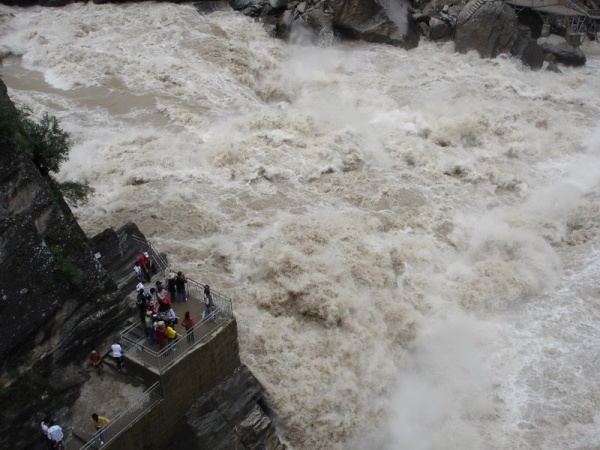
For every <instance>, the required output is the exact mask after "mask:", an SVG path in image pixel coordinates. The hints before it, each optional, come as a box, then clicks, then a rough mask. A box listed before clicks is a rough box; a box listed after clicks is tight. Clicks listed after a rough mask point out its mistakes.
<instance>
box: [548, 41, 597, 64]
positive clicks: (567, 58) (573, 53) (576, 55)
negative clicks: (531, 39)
mask: <svg viewBox="0 0 600 450" xmlns="http://www.w3.org/2000/svg"><path fill="white" fill-rule="evenodd" d="M542 49H543V50H544V51H545V52H547V53H550V54H552V55H554V57H555V58H556V61H557V62H559V63H562V64H566V65H568V66H583V65H584V64H585V62H586V57H585V55H584V54H583V52H582V51H581V49H580V48H579V47H577V48H576V47H573V46H572V45H569V44H568V43H567V42H566V41H565V42H543V43H542Z"/></svg>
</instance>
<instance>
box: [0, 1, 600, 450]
mask: <svg viewBox="0 0 600 450" xmlns="http://www.w3.org/2000/svg"><path fill="white" fill-rule="evenodd" d="M1 11H2V12H3V14H2V17H1V19H2V20H1V24H0V27H1V29H0V52H2V56H3V57H4V61H3V67H2V78H3V79H4V80H5V82H6V84H7V85H8V87H9V95H10V96H11V98H12V99H13V100H14V101H16V102H18V103H21V104H25V105H28V106H29V107H30V108H31V109H32V110H33V112H34V114H42V112H44V111H49V112H51V113H52V114H54V115H56V116H58V117H59V118H60V120H61V123H62V126H63V127H64V128H65V129H67V130H68V131H69V132H70V133H71V134H72V137H73V140H74V147H73V150H72V152H71V159H70V161H69V162H68V163H66V164H65V165H64V169H63V171H62V173H61V174H60V177H61V178H69V179H77V180H83V179H87V180H89V181H90V183H91V185H92V186H93V187H94V188H95V190H96V193H95V196H94V197H93V198H92V200H91V201H90V203H89V204H87V205H86V206H84V207H81V208H77V209H75V213H76V215H77V217H78V218H79V220H80V223H81V224H82V226H83V227H84V229H85V230H86V232H87V233H88V234H89V235H93V234H95V233H98V232H100V231H102V230H103V229H104V228H106V227H109V226H112V227H119V226H121V225H123V224H124V223H126V222H127V221H129V220H133V221H135V222H136V223H137V224H138V225H139V226H140V228H141V229H142V230H143V231H144V233H145V234H146V235H147V236H148V237H149V239H151V240H152V241H154V242H155V243H156V244H157V245H158V247H159V248H160V249H162V250H163V251H165V252H167V253H168V254H169V255H170V256H171V258H172V260H173V263H174V266H175V267H177V268H180V269H181V270H183V271H184V272H187V273H188V274H190V275H191V276H192V277H194V278H198V279H200V280H202V281H203V282H207V283H209V284H210V285H211V286H213V287H214V288H215V289H217V290H220V291H223V292H224V293H227V294H228V295H230V296H231V297H232V298H234V299H235V302H234V308H235V311H236V315H237V318H238V321H239V324H240V345H241V351H242V359H243V361H244V362H246V363H247V364H248V365H249V366H250V367H251V369H252V370H253V372H254V373H255V374H256V375H257V377H258V378H259V379H260V381H261V382H262V383H263V384H264V386H265V388H266V390H267V393H268V395H269V397H270V399H271V401H272V403H273V404H274V406H275V409H276V411H277V412H278V414H279V415H280V418H281V424H280V427H281V432H282V433H283V435H284V437H285V439H287V440H288V441H289V442H290V443H291V445H292V446H293V448H295V449H316V448H327V449H360V450H367V449H369V450H370V449H386V450H387V449H410V450H415V449H416V450H419V449H423V450H429V449H444V450H446V449H461V450H468V449H551V448H552V449H554V448H556V449H592V448H599V447H600V376H599V374H598V372H599V370H600V356H599V353H598V352H599V349H600V329H599V328H600V321H599V319H600V303H599V292H600V291H599V289H600V281H599V277H600V259H599V255H600V235H599V228H598V227H599V224H600V192H599V191H598V187H599V180H600V152H599V147H600V145H599V144H600V131H599V130H598V128H597V126H598V117H600V111H599V109H600V77H599V75H600V62H599V59H598V57H594V56H593V54H591V53H590V51H589V50H588V57H589V61H588V65H587V66H586V67H583V68H580V69H569V68H563V71H564V73H563V74H562V75H561V74H554V73H550V72H547V71H540V72H530V71H529V70H526V69H524V68H523V67H521V66H520V65H519V64H518V63H517V62H515V61H513V60H511V59H510V58H498V59H495V60H482V59H480V58H479V57H478V56H477V55H476V54H473V53H470V54H467V55H458V54H455V53H454V52H453V47H452V44H444V45H436V44H432V43H427V42H422V43H421V44H420V45H419V47H418V48H417V49H415V50H412V51H408V52H407V51H404V50H401V49H398V48H394V47H390V46H385V45H374V44H364V43H333V44H332V43H331V42H330V43H329V44H327V45H325V44H323V45H322V46H320V47H312V46H306V45H291V44H286V43H283V42H281V41H279V40H275V39H271V38H269V37H268V36H267V34H266V33H265V31H264V30H263V28H262V26H261V25H260V24H259V23H255V22H253V21H251V20H250V19H248V18H245V17H244V16H242V15H241V14H237V13H233V12H218V13H214V14H212V15H209V16H200V15H199V14H198V13H197V12H196V11H195V10H194V8H193V7H192V6H190V5H174V4H159V3H140V4H127V5H103V6H99V5H93V4H76V5H71V6H68V7H65V8H56V9H41V8H32V9H18V8H7V7H2V10H1ZM298 39H299V40H300V41H302V36H299V37H298ZM591 50H592V52H593V50H594V49H593V48H591ZM590 55H591V56H590Z"/></svg>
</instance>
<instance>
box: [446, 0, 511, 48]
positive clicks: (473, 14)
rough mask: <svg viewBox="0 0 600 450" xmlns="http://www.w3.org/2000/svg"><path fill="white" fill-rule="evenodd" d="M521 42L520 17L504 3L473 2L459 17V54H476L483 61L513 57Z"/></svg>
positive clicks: (457, 43) (457, 35) (477, 0)
mask: <svg viewBox="0 0 600 450" xmlns="http://www.w3.org/2000/svg"><path fill="white" fill-rule="evenodd" d="M518 38H519V29H518V26H517V16H516V14H515V12H514V11H513V9H512V8H511V7H510V6H509V5H507V4H506V3H504V2H502V1H494V2H482V1H481V0H472V1H470V2H469V3H468V4H467V5H466V6H465V8H464V9H463V11H462V12H461V13H460V15H459V18H458V22H457V25H456V31H455V33H454V41H455V43H456V50H457V51H459V52H461V53H465V52H467V51H469V50H476V51H477V52H478V53H479V54H480V55H481V56H482V57H484V58H490V57H491V58H493V57H496V56H498V55H499V54H501V53H510V51H511V49H512V47H513V45H514V44H515V43H516V42H517V39H518Z"/></svg>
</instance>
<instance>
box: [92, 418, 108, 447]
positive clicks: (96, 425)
mask: <svg viewBox="0 0 600 450" xmlns="http://www.w3.org/2000/svg"><path fill="white" fill-rule="evenodd" d="M92 422H93V424H94V428H95V429H96V434H97V435H98V443H99V444H100V445H101V446H102V445H104V433H102V432H101V431H100V430H102V427H103V426H104V424H106V423H109V422H110V420H108V419H107V418H106V417H102V416H99V415H98V414H96V413H94V414H92Z"/></svg>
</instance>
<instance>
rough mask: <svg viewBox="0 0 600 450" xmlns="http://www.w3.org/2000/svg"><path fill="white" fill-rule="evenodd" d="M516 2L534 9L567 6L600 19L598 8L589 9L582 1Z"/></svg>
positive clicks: (508, 0)
mask: <svg viewBox="0 0 600 450" xmlns="http://www.w3.org/2000/svg"><path fill="white" fill-rule="evenodd" d="M507 3H511V1H510V0H507ZM516 3H518V4H519V5H520V6H526V7H528V8H532V9H536V8H544V7H550V6H564V7H565V8H569V9H571V10H573V11H577V12H579V13H581V14H582V15H584V16H587V17H590V18H593V19H600V10H597V9H590V8H588V7H587V6H585V5H584V4H583V3H581V2H579V1H577V0H529V1H525V0H519V1H518V2H516Z"/></svg>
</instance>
